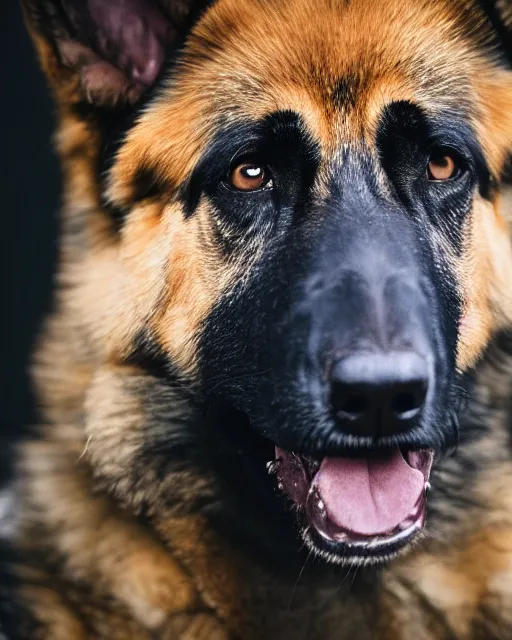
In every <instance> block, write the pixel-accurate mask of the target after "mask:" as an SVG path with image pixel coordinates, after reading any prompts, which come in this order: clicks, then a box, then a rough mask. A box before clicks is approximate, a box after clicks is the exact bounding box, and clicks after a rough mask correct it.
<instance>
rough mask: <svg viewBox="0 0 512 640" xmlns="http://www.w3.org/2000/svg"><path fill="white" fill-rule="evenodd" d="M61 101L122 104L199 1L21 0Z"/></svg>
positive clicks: (136, 93) (148, 77)
mask: <svg viewBox="0 0 512 640" xmlns="http://www.w3.org/2000/svg"><path fill="white" fill-rule="evenodd" d="M21 1H22V6H23V11H24V15H25V20H26V23H27V26H28V29H29V32H30V34H31V36H32V38H33V40H34V43H35V46H36V49H37V52H38V54H39V58H40V60H41V65H42V67H43V69H44V71H45V73H46V75H47V77H48V80H49V82H50V85H51V87H52V89H53V90H54V93H55V96H56V99H57V102H58V103H60V104H78V103H84V102H85V103H89V104H92V105H95V106H100V107H114V106H126V105H128V104H132V103H134V102H135V101H137V100H138V98H139V97H140V96H141V95H142V94H143V93H144V92H145V90H146V89H148V88H149V87H150V86H152V85H153V84H154V83H155V81H156V79H157V77H158V75H159V73H160V71H161V69H162V65H163V63H164V59H165V57H166V55H167V54H168V53H169V52H170V51H172V50H173V49H175V48H177V47H179V46H180V44H181V42H182V40H183V36H184V34H185V33H186V30H187V27H188V24H189V23H190V22H191V20H192V15H193V14H194V13H195V12H196V11H199V10H200V6H198V5H200V4H204V3H201V2H200V1H198V0H160V1H159V0H21Z"/></svg>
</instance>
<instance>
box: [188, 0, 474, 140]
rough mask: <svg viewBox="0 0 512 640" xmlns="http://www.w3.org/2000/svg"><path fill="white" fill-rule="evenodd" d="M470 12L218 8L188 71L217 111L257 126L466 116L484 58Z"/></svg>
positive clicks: (368, 6) (195, 38) (304, 1)
mask: <svg viewBox="0 0 512 640" xmlns="http://www.w3.org/2000/svg"><path fill="white" fill-rule="evenodd" d="M462 6H463V5H462V4H461V3H458V2H453V1H451V2H446V1H444V0H429V1H428V2H422V1H421V0H404V1H401V2H397V1H396V0H379V2H367V1H366V0H350V1H347V0H283V1H281V2H270V1H269V0H259V1H256V2H251V3H241V2H237V1H234V0H218V1H217V2H216V3H215V4H214V5H213V7H212V8H211V10H210V11H208V12H207V13H206V14H205V15H204V17H203V19H202V21H200V23H199V24H198V25H197V27H196V29H195V30H194V31H193V33H192V34H191V37H190V39H189V43H188V47H187V50H186V53H185V58H184V64H185V66H186V67H187V68H188V69H190V70H191V71H192V70H193V71H194V72H195V76H196V78H197V79H200V78H201V77H202V78H203V80H204V84H202V87H203V92H202V93H203V95H204V97H205V98H206V99H207V100H208V102H209V107H210V109H212V110H216V111H217V112H219V111H221V112H222V111H223V112H228V113H231V114H234V113H235V112H239V113H242V114H244V115H248V116H251V117H254V118H259V117H261V116H263V115H265V114H266V113H268V112H271V111H275V110H280V109H283V110H284V109H294V110H296V111H298V112H302V113H303V114H304V115H305V116H306V118H308V119H309V120H310V121H311V124H313V123H314V124H315V128H316V129H320V130H322V128H323V127H325V126H327V127H328V128H329V125H332V124H333V123H334V122H335V120H336V117H335V116H336V114H338V113H342V114H343V115H344V116H345V117H347V116H348V115H350V114H353V115H354V116H355V117H357V118H359V121H361V120H364V119H365V118H366V119H367V120H368V121H369V122H371V120H372V116H375V114H376V113H377V112H378V111H379V109H380V107H381V105H382V104H383V103H386V102H389V101H391V100H412V101H415V102H418V103H420V104H421V105H422V106H424V107H427V108H431V109H432V110H434V111H436V110H441V109H443V108H444V109H446V108H457V109H459V110H460V109H461V108H463V106H464V105H465V104H467V103H468V101H469V100H470V98H471V82H470V74H471V68H472V66H474V64H475V58H476V57H477V53H478V47H476V46H474V45H475V42H474V40H472V39H471V37H470V36H469V31H470V28H471V25H468V21H467V19H466V18H465V17H462V19H461V15H460V14H461V10H462ZM199 86H201V84H200V83H198V87H199ZM199 92H200V91H199ZM200 93H201V92H200ZM353 125H354V123H353V122H352V123H351V126H350V131H352V132H353V131H354V130H355V129H357V128H355V127H354V126H353ZM320 132H321V131H318V133H320ZM323 133H326V132H325V131H324V132H323Z"/></svg>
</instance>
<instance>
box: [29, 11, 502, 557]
mask: <svg viewBox="0 0 512 640" xmlns="http://www.w3.org/2000/svg"><path fill="white" fill-rule="evenodd" d="M484 5H485V6H484ZM506 11H507V10H506V7H503V12H500V7H499V3H498V6H496V7H493V6H491V4H489V3H487V4H485V3H482V6H480V4H479V3H478V2H477V0H425V1H424V2H423V1H421V2H419V1H418V0H407V1H402V2H396V0H381V1H379V2H367V1H366V0H351V1H350V2H346V1H345V0H340V1H339V2H338V1H335V2H333V1H330V0H314V1H312V0H285V1H283V2H273V1H270V0H260V1H258V2H239V1H238V2H235V1H233V0H218V1H217V2H214V3H211V4H209V5H208V6H189V4H188V3H186V2H181V3H180V2H164V0H162V1H161V2H157V1H156V0H153V1H151V0H130V1H129V2H121V0H111V1H108V2H103V1H101V2H100V1H99V0H88V2H86V3H82V2H78V1H77V0H66V1H64V0H62V1H61V2H50V1H46V0H26V1H25V12H26V16H27V19H28V22H29V25H30V28H31V30H32V33H33V35H34V39H35V42H36V45H37V48H38V50H39V53H40V55H41V58H42V61H43V66H44V67H45V70H46V72H47V74H48V76H49V78H50V82H51V84H52V87H53V89H54V92H55V95H56V99H57V103H58V105H59V110H60V117H61V123H60V129H59V134H58V139H57V140H58V144H59V147H60V151H61V154H62V156H63V158H64V162H65V165H64V166H65V171H66V172H67V190H66V202H67V208H68V209H69V211H70V215H69V216H68V220H70V221H71V222H70V223H68V226H70V227H72V228H73V229H74V231H73V233H75V234H77V233H78V234H79V235H80V238H81V241H80V243H78V245H77V246H76V247H75V248H74V249H73V248H72V249H71V254H72V253H73V251H75V252H76V253H77V254H81V256H82V257H78V255H75V256H73V255H71V258H72V259H73V258H75V259H76V261H77V262H78V263H79V265H80V266H79V267H78V271H79V272H80V277H79V279H80V282H81V284H80V286H79V289H80V291H81V292H82V293H81V294H80V295H81V299H87V305H88V307H87V309H84V310H83V313H84V314H85V316H87V321H88V323H89V327H90V329H89V338H90V340H91V341H92V342H93V343H94V344H95V345H96V347H95V349H96V352H97V353H98V354H101V357H100V358H99V359H98V362H100V361H102V362H104V361H107V360H109V361H112V359H115V360H116V361H117V362H123V361H125V360H126V359H128V360H129V359H130V358H131V361H132V362H133V361H134V359H135V360H136V358H134V355H133V354H134V353H135V351H136V350H137V348H139V349H140V345H141V336H143V340H142V342H143V343H144V344H145V345H148V344H151V345H152V347H153V348H154V352H155V353H156V352H157V353H158V358H159V359H160V360H161V361H163V362H164V369H165V371H166V372H167V373H168V372H169V371H170V370H171V369H172V371H173V375H174V376H175V377H176V376H177V377H178V378H179V379H180V380H181V381H182V384H184V382H183V381H185V380H186V381H193V382H194V384H192V385H191V386H190V387H189V392H190V389H192V394H193V398H192V399H191V402H192V401H193V402H194V403H195V404H196V405H197V406H198V407H200V410H201V413H202V415H203V416H204V421H205V424H204V425H203V427H202V428H203V434H205V433H208V437H206V436H204V437H205V441H206V440H207V441H208V442H211V441H212V440H214V438H213V437H212V433H214V434H218V438H219V439H222V442H224V443H229V444H225V447H224V448H223V447H219V451H216V452H215V456H217V459H218V464H219V466H222V465H225V466H229V465H234V466H235V467H236V468H237V469H238V470H239V471H240V470H242V469H245V475H243V476H236V474H233V476H234V477H233V478H232V484H236V477H239V484H240V486H239V487H237V490H238V491H239V492H240V490H241V493H243V494H246V496H249V495H252V488H251V483H252V482H253V481H254V482H255V483H256V484H257V483H258V482H259V481H260V480H261V478H260V479H258V480H256V479H255V478H256V476H257V475H258V473H259V474H261V475H263V474H265V473H266V470H265V468H264V467H265V461H266V460H267V461H268V460H269V459H270V458H271V457H273V456H274V455H275V460H273V462H272V463H271V464H270V467H271V471H274V472H275V474H274V475H275V477H274V478H268V479H267V478H266V477H265V478H266V480H268V482H275V483H276V484H279V485H280V487H281V489H282V490H283V493H284V494H286V495H287V496H288V498H289V499H291V500H292V501H293V502H294V503H295V504H296V505H297V506H299V507H300V508H301V510H302V511H303V512H304V514H303V523H304V529H303V535H304V537H305V540H306V541H307V543H308V545H310V546H311V547H312V548H313V549H315V550H316V551H318V552H320V553H323V554H324V555H325V556H326V557H329V558H330V559H333V560H335V561H341V560H345V561H348V562H350V561H353V562H356V561H361V560H364V561H373V560H375V561H376V560H379V559H381V558H383V557H389V556H390V555H392V554H394V553H395V552H397V551H398V550H399V549H401V548H402V547H404V546H405V545H407V543H408V542H409V541H410V540H411V539H412V538H413V537H414V536H415V534H416V533H417V532H418V531H419V530H420V529H421V528H422V526H423V524H424V520H425V513H426V499H425V492H426V489H427V487H428V479H429V473H430V467H431V465H432V462H433V461H434V464H435V457H436V455H439V454H442V453H443V452H445V451H446V450H447V449H448V448H450V447H451V446H453V445H454V444H455V443H456V441H457V420H456V412H457V410H458V405H459V395H460V394H459V391H458V390H459V389H460V384H461V382H460V378H461V376H462V375H463V374H464V372H466V371H468V370H469V369H470V368H471V367H473V366H474V365H475V363H476V362H477V360H478V358H479V357H480V355H481V354H482V353H483V351H484V350H485V348H486V346H487V344H488V342H489V340H490V338H491V336H492V334H493V332H495V331H496V330H497V329H499V328H500V327H503V326H504V325H506V324H508V323H509V321H510V320H511V319H512V299H511V298H512V297H511V294H510V286H511V285H510V282H512V250H511V247H510V242H509V233H508V229H507V221H506V220H505V219H504V217H503V216H502V214H501V213H500V209H499V204H500V197H501V181H502V174H503V171H504V168H505V164H506V162H507V157H508V154H509V152H510V150H511V149H512V110H511V109H510V105H511V101H512V73H511V71H510V66H509V64H510V61H509V60H508V59H507V55H508V52H507V50H506V42H507V41H506V37H507V34H506V20H507V17H506V15H505V14H506ZM77 220H78V221H79V224H78V222H77ZM73 225H74V226H73ZM77 225H78V226H80V231H79V232H77V231H76V226H77ZM68 251H69V250H68ZM81 304H82V303H81ZM137 345H138V346H137ZM146 351H148V350H147V349H146ZM147 355H148V354H147V353H146V356H147ZM149 357H150V359H151V354H149ZM155 357H156V356H155ZM130 366H131V365H130ZM148 367H149V365H148ZM149 368H150V367H149ZM166 375H167V374H166ZM164 378H165V375H164ZM158 384H164V385H165V382H164V383H162V382H161V380H159V383H158ZM139 393H140V394H141V395H143V393H144V392H143V391H140V392H139ZM142 401H143V400H142ZM93 404H94V403H90V410H91V411H94V410H95V409H96V407H93V406H92V405H93ZM149 419H151V418H149ZM100 423H101V421H98V424H100ZM166 428H168V429H169V432H171V431H172V428H173V426H172V420H169V424H168V425H167V427H166V424H165V419H163V418H162V424H161V426H160V431H159V433H160V436H161V434H162V430H163V431H164V432H165V429H166ZM187 429H189V430H192V429H193V426H192V425H189V426H188V427H187ZM140 430H141V433H142V432H144V424H143V423H142V424H141V425H140ZM148 433H149V434H151V433H153V432H151V431H150V432H145V436H144V438H143V437H142V435H141V438H140V439H141V442H142V440H144V447H146V448H145V449H144V450H145V452H146V454H145V455H146V458H145V464H147V465H148V466H151V460H150V458H148V454H147V452H148V441H149V445H151V442H150V440H151V435H149V436H148ZM123 437H124V436H123V432H122V429H119V431H118V432H116V435H115V436H112V430H110V431H109V438H110V440H109V442H110V448H109V450H108V456H107V457H109V456H110V457H109V458H108V459H109V465H110V466H109V469H110V471H108V472H107V471H105V469H104V471H105V473H106V474H107V475H108V473H112V468H113V465H112V459H113V458H114V459H115V456H116V455H117V449H116V444H119V445H120V444H121V443H122V441H123ZM130 437H132V438H133V434H132V435H131V436H130ZM155 437H156V436H155ZM95 439H97V440H98V442H102V443H103V444H102V445H100V446H103V447H104V448H105V445H104V443H105V442H106V440H105V439H104V438H102V436H101V427H98V428H97V432H94V436H93V442H94V440H95ZM169 440H170V441H171V440H172V438H169ZM93 442H91V451H92V455H93V456H94V446H93ZM233 443H236V444H235V445H233ZM223 446H224V445H223ZM141 447H143V445H142V444H141ZM120 448H122V447H120ZM119 450H120V449H119ZM149 450H151V447H150V446H149ZM223 451H224V452H225V456H226V457H225V458H222V455H223ZM206 453H208V452H206ZM160 454H161V450H160V452H159V455H160ZM213 455H214V454H213V452H212V456H213ZM104 457H105V456H103V458H104ZM103 458H102V456H101V455H100V454H99V453H98V454H97V460H96V462H94V460H93V463H95V464H96V466H97V471H98V474H99V475H101V473H102V469H101V466H102V463H101V460H102V459H103ZM235 458H236V460H237V462H236V464H235V463H234V462H233V459H235ZM237 465H238V466H237ZM114 467H115V465H114ZM161 468H162V467H161ZM254 469H255V471H254V473H253V470H254ZM253 476H254V477H253ZM152 477H153V479H154V482H155V483H157V482H158V474H156V475H153V476H152ZM263 495H265V496H266V498H265V499H267V498H268V499H269V500H273V501H274V502H275V501H276V500H275V497H273V496H272V495H271V494H269V495H267V494H266V493H264V492H263V491H262V493H261V494H260V496H263ZM278 496H280V494H279V493H278ZM247 499H249V498H247ZM279 499H280V498H279ZM255 508H256V507H255V506H253V510H254V509H255ZM280 508H281V507H280Z"/></svg>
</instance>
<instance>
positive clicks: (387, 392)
mask: <svg viewBox="0 0 512 640" xmlns="http://www.w3.org/2000/svg"><path fill="white" fill-rule="evenodd" d="M427 388H428V369H427V362H426V360H425V359H424V358H422V357H421V356H420V355H418V354H417V353H415V352H413V351H397V352H389V353H369V352H365V353H356V354H353V355H350V356H347V357H346V358H344V359H342V360H340V361H339V362H337V363H336V365H335V367H334V369H333V371H332V377H331V403H332V406H333V409H334V412H335V414H336V417H337V418H338V420H339V421H340V425H341V428H342V429H343V431H345V432H346V433H350V434H353V435H358V436H369V437H384V436H391V435H394V434H397V433H401V432H404V431H407V430H408V429H410V428H411V427H412V426H413V424H414V423H413V419H414V418H417V417H418V416H419V414H420V413H421V410H422V407H423V405H424V403H425V397H426V395H427Z"/></svg>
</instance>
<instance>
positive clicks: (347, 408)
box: [331, 384, 369, 419]
mask: <svg viewBox="0 0 512 640" xmlns="http://www.w3.org/2000/svg"><path fill="white" fill-rule="evenodd" d="M331 403H332V406H333V408H334V411H335V413H337V414H338V415H339V416H340V417H346V418H349V419H357V418H360V417H361V416H362V415H364V414H365V413H366V412H367V411H368V409H369V406H368V399H367V397H366V395H365V394H364V393H362V392H360V391H359V392H358V391H356V390H347V389H345V388H343V386H342V385H339V384H334V385H333V390H332V395H331Z"/></svg>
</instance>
